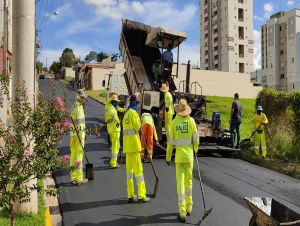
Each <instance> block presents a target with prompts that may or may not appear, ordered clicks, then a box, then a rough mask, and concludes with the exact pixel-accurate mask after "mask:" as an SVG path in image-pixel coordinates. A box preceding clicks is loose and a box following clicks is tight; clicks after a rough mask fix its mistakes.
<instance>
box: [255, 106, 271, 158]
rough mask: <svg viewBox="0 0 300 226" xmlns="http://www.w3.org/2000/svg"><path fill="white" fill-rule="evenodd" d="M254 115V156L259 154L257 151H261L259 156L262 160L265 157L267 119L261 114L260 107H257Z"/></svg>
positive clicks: (261, 109)
mask: <svg viewBox="0 0 300 226" xmlns="http://www.w3.org/2000/svg"><path fill="white" fill-rule="evenodd" d="M256 113H257V114H256V115H255V117H254V131H255V130H256V133H255V137H254V140H255V142H254V143H255V146H254V148H255V154H256V155H258V154H259V150H260V149H261V155H262V157H263V158H266V156H267V147H266V137H265V125H266V124H268V122H269V121H268V118H267V116H266V115H265V114H264V113H263V108H262V106H257V109H256Z"/></svg>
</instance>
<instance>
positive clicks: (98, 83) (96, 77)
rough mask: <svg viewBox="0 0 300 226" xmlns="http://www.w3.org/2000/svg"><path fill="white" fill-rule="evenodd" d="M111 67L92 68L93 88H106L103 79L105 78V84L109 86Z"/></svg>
mask: <svg viewBox="0 0 300 226" xmlns="http://www.w3.org/2000/svg"><path fill="white" fill-rule="evenodd" d="M110 71H111V69H103V68H92V73H91V87H90V88H91V90H100V89H104V88H105V87H102V81H103V80H105V86H107V82H108V75H107V74H109V73H110Z"/></svg>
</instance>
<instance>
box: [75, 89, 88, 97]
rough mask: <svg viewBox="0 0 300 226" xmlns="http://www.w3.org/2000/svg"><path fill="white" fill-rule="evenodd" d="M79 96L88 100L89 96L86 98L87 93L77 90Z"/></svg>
mask: <svg viewBox="0 0 300 226" xmlns="http://www.w3.org/2000/svg"><path fill="white" fill-rule="evenodd" d="M77 95H78V96H79V97H80V98H84V99H86V98H87V96H86V94H85V92H84V90H83V89H79V90H77Z"/></svg>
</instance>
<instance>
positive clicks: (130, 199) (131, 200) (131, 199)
mask: <svg viewBox="0 0 300 226" xmlns="http://www.w3.org/2000/svg"><path fill="white" fill-rule="evenodd" d="M135 200H136V195H133V197H132V198H129V199H128V203H134V201H135Z"/></svg>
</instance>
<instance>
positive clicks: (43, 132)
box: [0, 83, 72, 226]
mask: <svg viewBox="0 0 300 226" xmlns="http://www.w3.org/2000/svg"><path fill="white" fill-rule="evenodd" d="M54 93H55V92H54V89H53V91H52V96H51V97H50V98H45V97H43V96H39V97H38V101H37V105H36V106H35V108H32V106H31V104H30V103H29V101H28V97H27V95H26V90H25V87H24V83H19V84H18V85H17V86H16V87H15V98H14V101H13V104H12V105H11V111H12V114H11V119H12V121H13V122H14V123H12V124H9V125H5V124H4V123H3V122H0V140H1V141H2V144H1V145H0V162H1V164H0V191H1V192H2V194H1V196H0V206H4V207H5V208H7V210H8V213H9V216H10V225H11V226H13V225H14V218H15V213H14V203H15V202H21V203H23V202H29V201H30V194H31V191H32V190H40V191H44V192H46V194H48V195H56V194H57V193H56V191H55V190H54V189H51V188H50V189H48V188H44V187H43V186H41V185H39V184H34V185H31V184H30V183H28V182H29V181H31V180H33V179H42V178H44V176H45V174H46V173H48V172H53V171H54V170H57V169H59V168H62V167H64V168H65V167H67V166H66V163H65V162H64V160H66V159H68V158H65V159H64V158H61V157H59V156H58V154H59V153H58V150H57V148H56V147H57V145H58V143H59V142H60V140H61V139H62V137H63V136H64V134H65V133H66V132H68V131H69V129H70V128H71V126H72V123H70V122H67V110H66V109H67V108H66V103H65V102H64V101H63V100H62V99H61V98H60V97H55V96H54ZM63 93H64V92H63Z"/></svg>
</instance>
